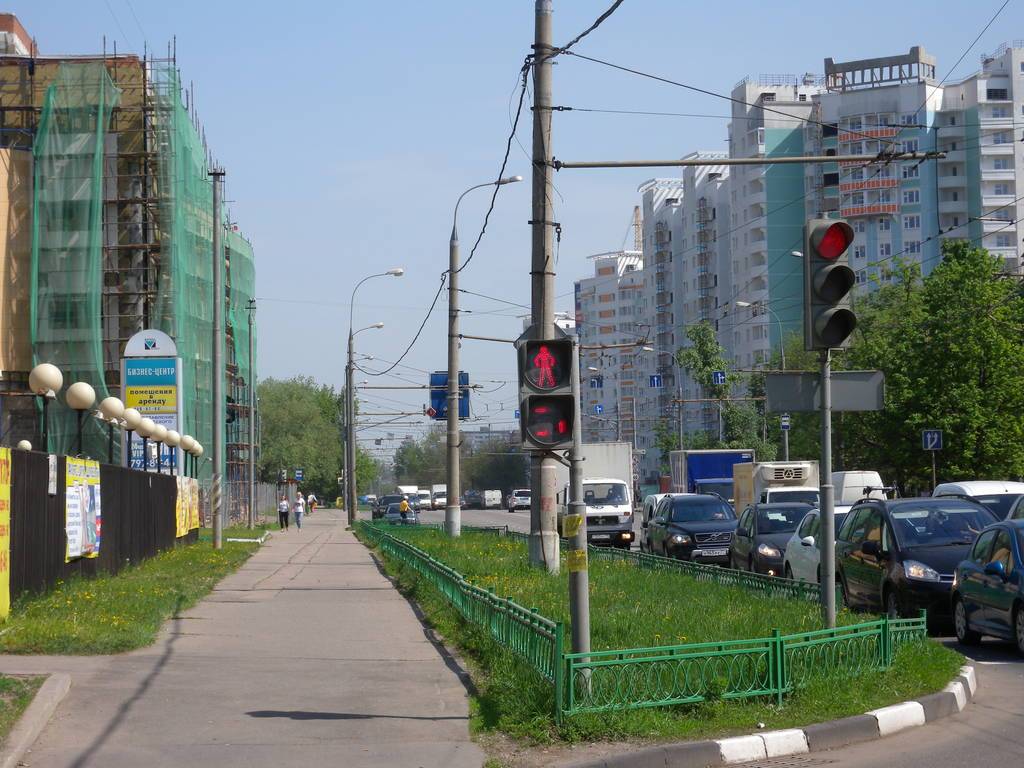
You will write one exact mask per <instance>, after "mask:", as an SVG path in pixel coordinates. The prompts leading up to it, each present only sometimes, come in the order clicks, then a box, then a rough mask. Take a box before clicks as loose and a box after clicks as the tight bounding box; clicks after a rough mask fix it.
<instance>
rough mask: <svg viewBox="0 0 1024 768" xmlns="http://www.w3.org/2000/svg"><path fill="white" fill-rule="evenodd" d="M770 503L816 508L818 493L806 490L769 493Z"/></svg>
mask: <svg viewBox="0 0 1024 768" xmlns="http://www.w3.org/2000/svg"><path fill="white" fill-rule="evenodd" d="M771 501H772V503H775V502H782V501H789V502H792V503H793V504H810V505H812V506H815V507H816V506H818V492H817V491H810V490H807V489H806V488H804V489H801V490H796V491H771Z"/></svg>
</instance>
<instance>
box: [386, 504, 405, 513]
mask: <svg viewBox="0 0 1024 768" xmlns="http://www.w3.org/2000/svg"><path fill="white" fill-rule="evenodd" d="M384 514H385V515H400V514H402V513H401V511H400V510H399V508H398V505H397V504H388V508H387V511H386V512H385V513H384Z"/></svg>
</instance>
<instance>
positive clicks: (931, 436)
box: [921, 429, 942, 451]
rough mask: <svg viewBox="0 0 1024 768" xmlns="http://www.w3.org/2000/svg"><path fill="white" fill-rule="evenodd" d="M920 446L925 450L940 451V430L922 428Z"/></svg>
mask: <svg viewBox="0 0 1024 768" xmlns="http://www.w3.org/2000/svg"><path fill="white" fill-rule="evenodd" d="M921 448H922V449H923V450H925V451H941V450H942V430H941V429H922V430H921Z"/></svg>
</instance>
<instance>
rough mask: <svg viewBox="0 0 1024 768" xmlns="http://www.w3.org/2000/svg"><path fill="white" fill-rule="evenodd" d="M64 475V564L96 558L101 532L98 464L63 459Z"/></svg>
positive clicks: (90, 460)
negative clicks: (81, 559)
mask: <svg viewBox="0 0 1024 768" xmlns="http://www.w3.org/2000/svg"><path fill="white" fill-rule="evenodd" d="M66 462H67V463H66V468H65V472H64V531H65V533H66V534H67V550H66V552H65V555H64V560H65V562H70V561H71V560H73V559H74V558H76V557H99V556H100V539H101V536H102V533H103V526H102V519H103V514H102V509H101V507H100V463H99V462H98V461H93V460H92V459H75V458H72V457H70V456H69V457H68V458H67V459H66Z"/></svg>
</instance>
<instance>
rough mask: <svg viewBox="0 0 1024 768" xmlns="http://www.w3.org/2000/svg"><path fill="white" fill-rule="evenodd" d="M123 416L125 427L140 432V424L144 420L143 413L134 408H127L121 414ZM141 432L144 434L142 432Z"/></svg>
mask: <svg viewBox="0 0 1024 768" xmlns="http://www.w3.org/2000/svg"><path fill="white" fill-rule="evenodd" d="M121 418H122V419H124V428H125V429H129V430H131V431H132V432H138V429H139V424H140V423H141V422H142V414H141V413H139V412H138V411H137V410H135V409H134V408H125V409H124V413H122V414H121ZM139 434H142V433H141V432H140V433H139Z"/></svg>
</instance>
